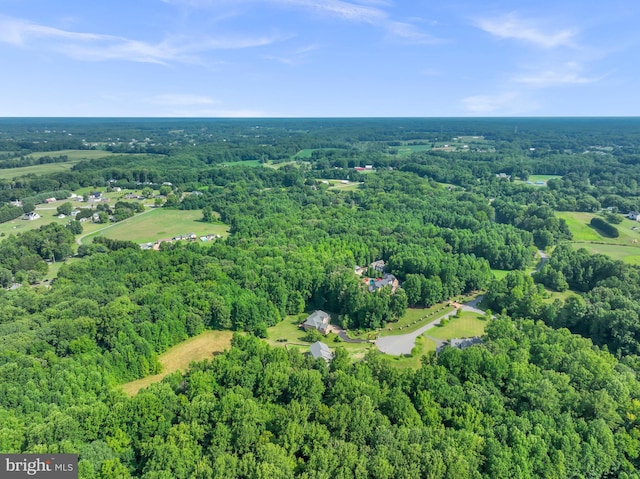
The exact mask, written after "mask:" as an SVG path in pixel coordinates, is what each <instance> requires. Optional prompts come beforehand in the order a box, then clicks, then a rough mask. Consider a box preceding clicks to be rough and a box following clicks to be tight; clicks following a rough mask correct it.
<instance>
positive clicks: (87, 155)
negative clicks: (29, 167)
mask: <svg viewBox="0 0 640 479" xmlns="http://www.w3.org/2000/svg"><path fill="white" fill-rule="evenodd" d="M113 154H114V153H111V152H110V151H104V150H60V151H38V152H36V153H31V154H30V155H27V156H28V157H29V158H36V159H37V158H42V157H43V156H51V157H56V156H62V155H67V157H68V158H69V161H79V160H94V159H96V158H106V157H107V156H111V155H113Z"/></svg>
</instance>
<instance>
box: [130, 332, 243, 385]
mask: <svg viewBox="0 0 640 479" xmlns="http://www.w3.org/2000/svg"><path fill="white" fill-rule="evenodd" d="M232 336H233V333H232V332H231V331H205V332H204V333H201V334H199V335H198V336H194V337H192V338H189V339H187V340H186V341H183V342H181V343H180V344H176V345H175V346H173V347H172V348H171V349H169V350H168V351H166V352H165V353H163V354H161V355H160V357H159V358H158V362H159V363H160V364H161V365H162V372H161V373H160V374H154V375H152V376H147V377H146V378H142V379H138V380H137V381H131V382H129V383H125V384H123V385H122V389H123V391H124V392H125V393H126V394H127V395H128V396H135V395H136V394H137V393H138V391H140V389H142V388H145V387H147V386H149V385H150V384H153V383H157V382H160V381H162V379H163V378H164V377H165V376H167V375H169V374H171V373H174V372H176V371H178V370H180V371H185V370H186V369H187V368H188V367H189V365H190V364H191V363H192V362H197V361H203V360H205V359H211V358H212V357H213V356H214V355H215V354H216V353H221V352H223V351H225V350H226V349H229V348H230V347H231V337H232Z"/></svg>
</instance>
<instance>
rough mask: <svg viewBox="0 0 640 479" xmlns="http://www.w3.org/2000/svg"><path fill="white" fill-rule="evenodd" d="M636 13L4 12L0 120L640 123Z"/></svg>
mask: <svg viewBox="0 0 640 479" xmlns="http://www.w3.org/2000/svg"><path fill="white" fill-rule="evenodd" d="M639 19H640V2H638V1H637V0H607V2H603V1H601V0H598V1H594V0H579V1H578V0H555V1H549V0H529V1H524V0H510V1H503V0H494V1H492V0H486V1H483V2H478V1H470V0H460V1H456V0H451V1H441V2H435V1H432V0H428V1H427V0H128V1H122V0H109V1H104V0H92V1H87V0H59V1H51V0H2V2H0V71H1V72H2V73H1V74H0V116H137V117H144V116H178V117H180V116H189V117H191V116H193V117H265V116H266V117H317V116H319V117H332V116H338V117H345V116H347V117H348V116H419V117H429V116H638V115H640V92H639V91H638V85H639V84H640V81H639V80H638V77H639V76H640V72H639V70H640V61H638V53H637V52H638V47H639V44H640V29H639V28H638V25H637V23H638V20H639Z"/></svg>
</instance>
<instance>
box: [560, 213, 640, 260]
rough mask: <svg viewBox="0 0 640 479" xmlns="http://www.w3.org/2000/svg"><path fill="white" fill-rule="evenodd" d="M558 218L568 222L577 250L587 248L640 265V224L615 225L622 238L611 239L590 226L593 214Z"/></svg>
mask: <svg viewBox="0 0 640 479" xmlns="http://www.w3.org/2000/svg"><path fill="white" fill-rule="evenodd" d="M557 216H558V217H559V218H563V219H564V220H565V221H566V222H567V225H568V226H569V229H570V230H571V234H572V235H573V241H572V244H573V245H574V246H575V247H576V248H586V249H587V250H588V251H589V252H591V253H593V254H597V253H600V254H606V255H609V256H610V257H612V258H613V259H619V260H622V261H624V262H626V263H629V264H640V243H639V241H640V223H638V222H637V221H631V220H629V219H624V220H622V223H620V224H618V225H615V226H616V228H617V229H618V231H619V232H620V236H619V237H617V238H609V237H607V236H604V235H602V234H600V232H599V231H598V230H596V229H595V228H593V227H592V226H591V225H590V224H589V222H590V221H591V219H592V218H593V217H595V216H596V215H595V214H593V213H581V212H558V213H557ZM633 228H636V229H633Z"/></svg>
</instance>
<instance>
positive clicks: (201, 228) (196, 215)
mask: <svg viewBox="0 0 640 479" xmlns="http://www.w3.org/2000/svg"><path fill="white" fill-rule="evenodd" d="M201 219H202V212H201V211H200V210H168V209H164V208H157V209H153V210H147V211H145V212H144V213H140V214H138V215H136V216H134V217H132V218H129V219H128V220H126V221H123V222H121V223H115V224H113V225H110V226H109V227H107V228H103V229H101V230H99V231H97V232H95V233H92V234H90V235H88V236H86V237H85V238H84V239H83V243H90V242H91V239H92V238H93V237H95V236H105V237H107V238H113V239H119V240H127V241H134V242H136V243H147V242H154V241H157V240H159V239H163V238H171V237H173V236H176V235H181V234H188V233H195V234H196V235H198V236H200V235H206V234H219V235H221V236H223V237H224V236H227V235H228V232H229V228H228V226H227V225H224V224H222V223H205V222H203V221H201Z"/></svg>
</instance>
